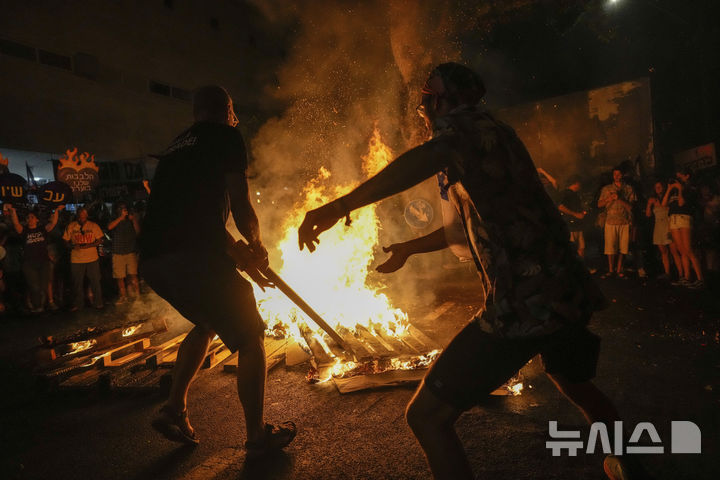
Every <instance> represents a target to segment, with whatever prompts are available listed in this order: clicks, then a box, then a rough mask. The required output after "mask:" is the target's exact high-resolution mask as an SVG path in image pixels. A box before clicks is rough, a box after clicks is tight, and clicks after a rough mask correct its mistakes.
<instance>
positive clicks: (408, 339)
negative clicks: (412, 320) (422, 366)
mask: <svg viewBox="0 0 720 480" xmlns="http://www.w3.org/2000/svg"><path fill="white" fill-rule="evenodd" d="M401 338H402V341H403V343H405V344H406V345H410V347H411V348H413V349H414V350H415V351H417V352H420V353H426V352H427V351H428V347H427V345H425V344H424V343H423V342H421V341H419V340H417V339H416V338H414V337H413V336H412V335H410V334H409V333H407V332H404V333H403V335H402V337H401Z"/></svg>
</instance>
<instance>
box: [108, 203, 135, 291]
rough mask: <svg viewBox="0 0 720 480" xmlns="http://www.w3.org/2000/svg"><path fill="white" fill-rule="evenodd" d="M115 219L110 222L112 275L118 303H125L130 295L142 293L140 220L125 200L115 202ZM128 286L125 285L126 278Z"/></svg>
mask: <svg viewBox="0 0 720 480" xmlns="http://www.w3.org/2000/svg"><path fill="white" fill-rule="evenodd" d="M115 214H116V217H115V219H114V220H113V221H112V222H110V223H109V224H108V230H109V231H110V235H111V238H112V275H113V278H114V279H115V281H116V282H117V286H118V294H119V295H118V299H117V300H116V301H115V304H116V305H119V304H121V303H125V302H126V301H127V298H128V291H129V292H130V295H132V296H135V297H137V296H138V295H139V294H140V286H139V283H138V257H137V242H136V240H137V234H138V232H139V231H140V222H139V221H138V219H137V217H136V216H135V214H134V213H130V212H129V210H128V207H127V204H126V203H125V202H118V203H117V204H115ZM126 278H127V279H128V284H129V285H128V286H127V287H126V286H125V279H126Z"/></svg>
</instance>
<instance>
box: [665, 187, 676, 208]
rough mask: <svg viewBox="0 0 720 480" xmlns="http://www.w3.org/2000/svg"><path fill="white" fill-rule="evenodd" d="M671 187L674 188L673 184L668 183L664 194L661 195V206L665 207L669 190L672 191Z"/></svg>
mask: <svg viewBox="0 0 720 480" xmlns="http://www.w3.org/2000/svg"><path fill="white" fill-rule="evenodd" d="M673 189H675V184H674V183H671V184H670V185H668V188H667V190H665V195H663V199H662V206H663V207H667V204H668V200H669V199H670V192H672V191H673Z"/></svg>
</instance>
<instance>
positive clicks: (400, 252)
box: [375, 243, 411, 273]
mask: <svg viewBox="0 0 720 480" xmlns="http://www.w3.org/2000/svg"><path fill="white" fill-rule="evenodd" d="M383 252H385V253H389V254H390V258H388V259H387V260H386V261H385V262H384V263H383V264H381V265H378V266H377V268H375V270H377V271H378V272H380V273H392V272H396V271H398V270H400V269H401V268H402V266H403V265H405V262H407V259H408V258H410V255H411V253H410V251H409V250H408V248H407V246H406V244H404V243H393V244H392V245H390V246H389V247H383Z"/></svg>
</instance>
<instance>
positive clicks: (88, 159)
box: [58, 147, 99, 172]
mask: <svg viewBox="0 0 720 480" xmlns="http://www.w3.org/2000/svg"><path fill="white" fill-rule="evenodd" d="M77 151H78V149H77V147H75V148H73V149H72V150H69V149H68V150H65V155H63V156H62V157H60V163H59V164H58V169H61V168H71V169H73V170H83V169H85V168H89V169H91V170H95V171H96V172H97V171H98V170H99V167H98V166H97V164H96V163H95V155H90V154H89V153H88V152H84V153H81V154H80V155H78V154H77Z"/></svg>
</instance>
